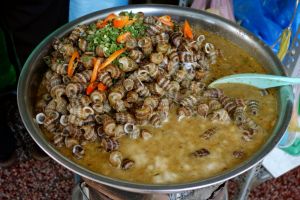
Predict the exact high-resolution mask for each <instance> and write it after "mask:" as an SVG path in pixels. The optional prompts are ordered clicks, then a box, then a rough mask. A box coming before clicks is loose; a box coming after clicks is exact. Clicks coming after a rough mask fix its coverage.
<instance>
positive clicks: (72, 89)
mask: <svg viewBox="0 0 300 200" xmlns="http://www.w3.org/2000/svg"><path fill="white" fill-rule="evenodd" d="M83 92H84V86H83V85H82V84H80V83H69V84H68V85H67V87H66V95H67V97H69V98H76V97H77V96H78V95H79V94H81V93H83Z"/></svg>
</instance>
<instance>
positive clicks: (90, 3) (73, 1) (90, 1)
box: [69, 0, 128, 21]
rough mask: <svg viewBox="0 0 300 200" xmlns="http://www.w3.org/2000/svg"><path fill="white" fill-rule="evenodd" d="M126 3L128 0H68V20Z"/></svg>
mask: <svg viewBox="0 0 300 200" xmlns="http://www.w3.org/2000/svg"><path fill="white" fill-rule="evenodd" d="M125 5H128V0H70V9H69V21H72V20H74V19H77V18H78V17H81V16H84V15H87V14H89V13H92V12H95V11H98V10H103V9H106V8H112V7H117V6H125Z"/></svg>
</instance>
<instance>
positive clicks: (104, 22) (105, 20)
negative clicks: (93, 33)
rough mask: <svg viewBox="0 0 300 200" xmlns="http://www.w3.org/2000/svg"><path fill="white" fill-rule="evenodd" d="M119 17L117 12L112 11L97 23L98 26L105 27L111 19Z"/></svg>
mask: <svg viewBox="0 0 300 200" xmlns="http://www.w3.org/2000/svg"><path fill="white" fill-rule="evenodd" d="M116 17H117V15H116V14H114V13H110V14H109V15H108V16H107V17H106V18H105V19H104V20H103V21H99V22H97V23H96V26H97V28H103V27H105V26H106V25H107V23H108V22H109V21H112V20H113V19H115V18H116Z"/></svg>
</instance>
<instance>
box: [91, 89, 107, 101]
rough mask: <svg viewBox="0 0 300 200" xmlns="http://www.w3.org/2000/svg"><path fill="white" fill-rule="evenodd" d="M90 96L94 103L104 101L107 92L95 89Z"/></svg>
mask: <svg viewBox="0 0 300 200" xmlns="http://www.w3.org/2000/svg"><path fill="white" fill-rule="evenodd" d="M90 98H91V100H92V102H94V103H103V102H104V101H105V100H106V94H105V93H104V92H100V91H98V90H95V91H93V92H92V93H91V94H90Z"/></svg>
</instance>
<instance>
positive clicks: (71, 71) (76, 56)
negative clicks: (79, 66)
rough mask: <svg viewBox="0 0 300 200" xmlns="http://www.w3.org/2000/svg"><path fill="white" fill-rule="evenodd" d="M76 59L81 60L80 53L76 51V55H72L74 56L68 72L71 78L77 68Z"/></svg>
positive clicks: (70, 61)
mask: <svg viewBox="0 0 300 200" xmlns="http://www.w3.org/2000/svg"><path fill="white" fill-rule="evenodd" d="M75 59H79V53H78V51H74V53H73V54H72V56H71V58H70V60H69V64H68V70H67V73H68V76H69V77H71V76H73V73H74V71H75V66H74V62H75Z"/></svg>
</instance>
